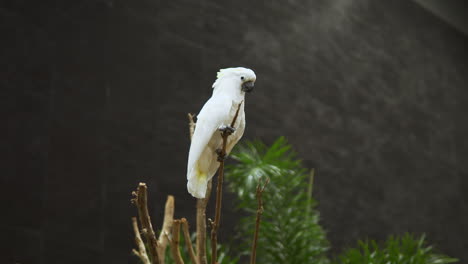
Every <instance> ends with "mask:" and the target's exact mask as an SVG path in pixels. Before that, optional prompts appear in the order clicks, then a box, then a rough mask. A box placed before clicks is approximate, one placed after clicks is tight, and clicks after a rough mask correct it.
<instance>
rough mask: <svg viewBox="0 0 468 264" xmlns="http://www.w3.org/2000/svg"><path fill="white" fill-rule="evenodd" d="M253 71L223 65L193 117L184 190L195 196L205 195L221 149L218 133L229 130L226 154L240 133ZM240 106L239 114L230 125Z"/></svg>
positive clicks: (242, 131) (241, 132)
mask: <svg viewBox="0 0 468 264" xmlns="http://www.w3.org/2000/svg"><path fill="white" fill-rule="evenodd" d="M255 80H256V76H255V73H254V72H253V71H252V70H250V69H246V68H241V67H239V68H227V69H221V70H220V71H219V72H218V75H217V79H216V81H215V82H214V84H213V95H212V96H211V98H210V99H209V100H208V101H207V102H206V103H205V105H204V106H203V108H202V109H201V111H200V113H199V114H198V116H197V123H196V126H195V131H194V133H193V136H192V143H191V145H190V151H189V157H188V164H187V180H188V182H187V189H188V192H189V193H190V194H191V195H192V196H194V197H196V198H205V194H206V189H207V185H208V181H209V180H210V179H211V178H212V177H213V176H214V174H215V173H216V170H217V169H218V167H219V162H218V154H217V152H218V151H219V150H220V149H221V148H222V144H223V139H222V137H221V132H220V131H223V130H225V129H227V130H229V131H230V132H232V134H231V135H230V136H229V137H228V138H227V144H226V155H227V154H229V153H230V152H231V150H232V148H233V147H234V146H235V145H236V143H237V142H238V141H239V139H240V138H241V137H242V135H243V134H244V129H245V112H244V105H245V102H244V97H245V93H247V92H250V91H252V89H253V87H254V83H255ZM239 105H240V110H239V114H238V116H237V119H236V123H235V124H234V128H232V127H230V126H231V122H232V121H233V119H234V116H235V114H236V111H237V109H238V107H239Z"/></svg>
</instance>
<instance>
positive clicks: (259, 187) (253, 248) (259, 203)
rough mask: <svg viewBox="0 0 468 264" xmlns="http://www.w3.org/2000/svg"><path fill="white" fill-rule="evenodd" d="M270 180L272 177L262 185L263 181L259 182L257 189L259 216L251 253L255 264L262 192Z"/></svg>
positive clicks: (261, 212) (252, 263)
mask: <svg viewBox="0 0 468 264" xmlns="http://www.w3.org/2000/svg"><path fill="white" fill-rule="evenodd" d="M269 182H270V178H267V180H266V182H265V184H264V185H263V186H262V187H261V186H260V185H261V182H259V183H258V185H257V191H256V196H257V218H256V219H255V232H254V237H253V243H252V254H251V255H250V264H255V261H256V258H257V241H258V233H259V231H260V220H261V218H262V214H263V200H262V194H263V191H264V190H265V187H266V186H267V184H268V183H269Z"/></svg>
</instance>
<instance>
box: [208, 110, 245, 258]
mask: <svg viewBox="0 0 468 264" xmlns="http://www.w3.org/2000/svg"><path fill="white" fill-rule="evenodd" d="M242 103H243V101H242V102H240V103H239V106H238V107H237V111H236V114H235V115H234V118H233V120H232V122H231V127H232V128H234V124H235V123H236V120H237V116H238V115H239V110H240V108H241V105H242ZM229 136H230V133H229V132H228V130H224V131H223V132H221V137H222V138H223V147H222V149H221V151H220V152H219V153H218V161H219V169H218V182H217V188H216V209H215V220H214V222H213V226H212V227H211V264H216V263H217V260H218V256H217V247H218V228H219V221H220V218H221V202H222V194H223V178H224V158H225V156H226V145H227V138H228V137H229Z"/></svg>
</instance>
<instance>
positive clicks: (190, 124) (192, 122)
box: [187, 113, 195, 140]
mask: <svg viewBox="0 0 468 264" xmlns="http://www.w3.org/2000/svg"><path fill="white" fill-rule="evenodd" d="M187 117H188V119H189V129H190V140H192V136H193V132H195V121H193V118H194V117H195V114H191V113H188V114H187Z"/></svg>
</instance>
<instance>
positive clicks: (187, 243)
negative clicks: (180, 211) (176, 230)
mask: <svg viewBox="0 0 468 264" xmlns="http://www.w3.org/2000/svg"><path fill="white" fill-rule="evenodd" d="M180 222H181V223H182V231H183V232H184V240H185V246H186V247H187V251H188V253H189V256H190V260H191V261H192V264H197V263H198V260H197V256H196V255H195V252H194V251H193V246H192V240H191V239H190V232H189V225H188V222H187V219H185V218H182V219H180Z"/></svg>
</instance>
